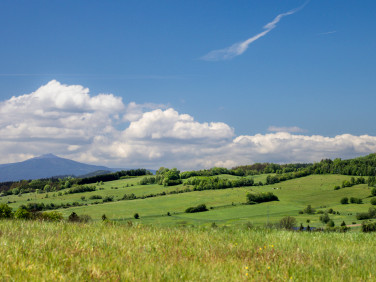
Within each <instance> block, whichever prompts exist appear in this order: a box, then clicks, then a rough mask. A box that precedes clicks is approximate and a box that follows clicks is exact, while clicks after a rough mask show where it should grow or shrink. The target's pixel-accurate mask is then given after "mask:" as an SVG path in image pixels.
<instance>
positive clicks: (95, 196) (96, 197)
mask: <svg viewBox="0 0 376 282" xmlns="http://www.w3.org/2000/svg"><path fill="white" fill-rule="evenodd" d="M89 199H90V200H97V199H102V196H101V195H92V196H90V198H89Z"/></svg>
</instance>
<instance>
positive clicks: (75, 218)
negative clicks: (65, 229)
mask: <svg viewBox="0 0 376 282" xmlns="http://www.w3.org/2000/svg"><path fill="white" fill-rule="evenodd" d="M68 221H70V222H79V221H80V217H79V216H78V215H77V214H76V213H75V212H72V213H71V214H70V215H69V217H68Z"/></svg>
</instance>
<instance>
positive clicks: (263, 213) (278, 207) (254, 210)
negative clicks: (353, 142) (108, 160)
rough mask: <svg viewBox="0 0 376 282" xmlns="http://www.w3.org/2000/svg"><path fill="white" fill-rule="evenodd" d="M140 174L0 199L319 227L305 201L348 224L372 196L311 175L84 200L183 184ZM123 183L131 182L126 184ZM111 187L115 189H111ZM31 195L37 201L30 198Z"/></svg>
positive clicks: (182, 219) (335, 178)
mask: <svg viewBox="0 0 376 282" xmlns="http://www.w3.org/2000/svg"><path fill="white" fill-rule="evenodd" d="M221 177H228V176H221ZM231 177H232V178H234V176H231ZM265 178H266V176H265V175H261V176H256V177H255V181H259V180H264V179H265ZM139 179H140V178H132V179H125V180H117V181H111V182H107V183H105V184H104V185H103V186H98V188H103V190H97V191H95V192H86V193H78V194H70V195H62V196H57V193H48V194H49V198H47V199H46V198H45V194H38V195H35V194H24V195H22V196H21V197H18V196H7V197H2V198H0V202H7V201H16V203H13V204H11V206H12V207H13V208H17V207H18V206H19V205H21V204H26V203H28V201H27V199H31V202H34V201H38V202H44V203H46V204H47V203H60V202H74V201H77V202H80V203H86V204H88V206H82V207H72V208H69V209H64V210H61V211H62V212H63V214H64V215H65V216H68V215H69V214H70V213H71V212H72V211H75V212H76V213H78V214H89V215H90V216H92V218H93V219H100V217H101V215H102V214H106V215H107V217H109V218H110V219H117V220H130V219H132V218H133V214H134V213H136V212H137V213H139V214H140V216H141V219H140V220H139V221H141V222H143V223H150V224H159V225H171V224H209V223H212V222H216V223H217V224H239V223H245V222H252V223H254V224H256V225H258V224H264V223H266V222H267V221H269V222H276V221H278V220H279V219H280V218H282V217H283V216H286V215H291V216H295V217H296V218H297V219H298V222H299V223H303V224H304V225H306V220H307V219H309V220H310V221H311V222H310V226H317V227H319V226H322V224H321V223H320V222H319V220H318V219H319V215H298V211H299V210H302V209H303V208H304V207H306V206H307V205H308V204H310V205H312V207H314V208H316V209H319V208H320V207H322V208H321V209H323V210H325V209H327V208H333V209H334V210H336V211H340V213H341V215H335V216H331V217H332V218H333V219H334V221H335V223H336V224H340V223H341V222H342V221H343V220H344V221H345V222H346V223H347V224H350V223H352V222H354V221H356V219H355V214H356V212H364V211H367V210H368V208H369V207H370V204H369V200H370V198H366V197H367V196H369V195H370V190H369V189H368V187H367V185H365V184H363V185H357V186H353V187H351V188H344V189H340V190H337V191H334V190H333V187H334V186H335V185H340V184H341V182H342V181H343V180H345V179H346V180H348V179H350V177H348V176H343V175H311V176H308V177H304V178H298V179H293V180H289V181H285V182H281V183H278V184H274V185H270V186H260V187H246V188H233V189H225V190H207V191H197V192H189V193H184V194H176V195H167V196H163V197H155V198H148V199H138V200H132V201H115V202H110V203H104V204H99V205H90V204H91V203H93V202H94V201H101V200H88V198H89V197H90V196H91V195H102V196H109V195H112V196H114V197H115V200H118V199H120V198H122V197H123V195H124V194H130V193H134V194H136V195H137V196H141V195H146V194H150V193H160V192H162V191H166V192H168V191H171V190H175V189H184V185H179V186H177V187H176V186H175V187H163V186H159V185H145V186H141V185H137V183H138V181H139ZM127 185H128V186H129V187H126V186H127ZM131 185H134V186H131ZM115 187H116V188H117V189H114V188H115ZM275 188H280V189H275ZM250 191H271V192H273V193H274V194H276V195H277V196H278V197H279V199H280V201H279V202H270V203H263V204H258V205H252V206H250V205H242V203H244V202H245V201H246V194H247V193H249V192H250ZM53 194H55V197H53ZM81 196H85V197H86V200H85V201H82V200H81ZM345 196H347V197H352V196H354V197H360V198H363V199H364V204H362V205H354V204H351V205H341V204H340V203H339V201H340V199H341V198H342V197H345ZM35 197H36V200H35V199H34V198H35ZM202 203H205V204H206V205H207V206H208V207H213V209H211V210H210V211H209V212H204V213H196V214H185V213H183V212H184V210H185V209H186V208H187V207H190V206H195V205H198V204H202ZM232 204H234V205H232ZM167 212H170V213H171V215H172V216H167V215H166V214H167Z"/></svg>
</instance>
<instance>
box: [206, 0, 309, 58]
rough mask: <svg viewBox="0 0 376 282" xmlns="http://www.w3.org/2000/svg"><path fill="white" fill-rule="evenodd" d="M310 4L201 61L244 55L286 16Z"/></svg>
mask: <svg viewBox="0 0 376 282" xmlns="http://www.w3.org/2000/svg"><path fill="white" fill-rule="evenodd" d="M307 3H308V2H306V3H305V4H304V5H302V6H301V7H299V8H296V9H293V10H291V11H288V12H286V13H282V14H279V15H278V16H276V17H275V18H274V19H273V20H272V21H271V22H269V23H267V24H266V25H264V29H265V30H264V31H263V32H260V33H258V34H256V35H254V36H252V37H250V38H248V39H247V40H245V41H242V42H238V43H235V44H233V45H231V46H230V47H227V48H224V49H219V50H214V51H211V52H209V53H208V54H206V55H205V56H203V57H202V58H201V59H202V60H205V61H220V60H227V59H232V58H233V57H236V56H239V55H241V54H243V53H244V52H245V51H246V50H247V49H248V46H249V45H250V44H251V43H253V42H255V41H256V40H257V39H260V38H261V37H263V36H265V35H266V34H268V33H269V32H270V31H272V30H273V29H274V28H275V27H276V26H277V23H278V22H279V21H280V20H281V19H282V18H283V17H285V16H289V15H292V14H295V13H296V12H298V11H299V10H301V9H302V8H303V7H304V6H305V5H306V4H307Z"/></svg>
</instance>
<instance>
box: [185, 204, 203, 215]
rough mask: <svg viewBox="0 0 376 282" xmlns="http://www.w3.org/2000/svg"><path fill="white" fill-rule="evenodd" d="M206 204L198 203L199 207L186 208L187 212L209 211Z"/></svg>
mask: <svg viewBox="0 0 376 282" xmlns="http://www.w3.org/2000/svg"><path fill="white" fill-rule="evenodd" d="M207 210H208V209H207V207H206V205H205V204H201V205H198V206H197V207H190V208H187V209H186V210H185V212H186V213H195V212H204V211H207Z"/></svg>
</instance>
